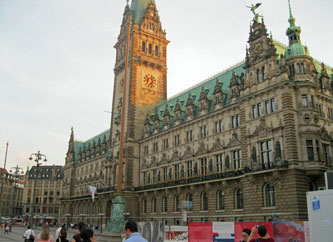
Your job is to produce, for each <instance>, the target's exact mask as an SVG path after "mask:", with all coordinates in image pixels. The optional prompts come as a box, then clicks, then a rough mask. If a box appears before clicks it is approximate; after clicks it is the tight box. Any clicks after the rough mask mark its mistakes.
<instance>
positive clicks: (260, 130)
mask: <svg viewBox="0 0 333 242" xmlns="http://www.w3.org/2000/svg"><path fill="white" fill-rule="evenodd" d="M271 131H272V128H270V127H268V126H266V124H265V119H261V120H260V124H259V126H257V128H256V130H255V131H254V132H253V133H252V134H250V135H249V137H251V138H252V137H255V136H259V137H260V138H264V137H266V136H267V135H268V133H269V132H271Z"/></svg>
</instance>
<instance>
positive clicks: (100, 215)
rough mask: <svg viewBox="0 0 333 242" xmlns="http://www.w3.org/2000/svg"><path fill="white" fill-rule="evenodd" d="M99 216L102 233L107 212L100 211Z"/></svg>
mask: <svg viewBox="0 0 333 242" xmlns="http://www.w3.org/2000/svg"><path fill="white" fill-rule="evenodd" d="M98 216H99V226H100V232H101V234H102V232H103V221H102V219H103V217H104V216H105V213H99V214H98Z"/></svg>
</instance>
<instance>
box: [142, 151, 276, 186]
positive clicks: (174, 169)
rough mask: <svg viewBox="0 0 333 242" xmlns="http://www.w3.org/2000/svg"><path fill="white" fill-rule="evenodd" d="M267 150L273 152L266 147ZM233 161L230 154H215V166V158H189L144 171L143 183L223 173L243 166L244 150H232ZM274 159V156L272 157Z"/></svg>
mask: <svg viewBox="0 0 333 242" xmlns="http://www.w3.org/2000/svg"><path fill="white" fill-rule="evenodd" d="M266 152H267V153H268V152H270V153H271V152H272V151H271V150H270V151H268V150H266V149H265V151H264V152H263V155H264V154H266ZM230 155H231V159H232V160H231V161H230V158H229V155H226V156H225V154H217V155H215V157H214V158H215V168H214V164H213V159H209V158H207V157H204V158H200V159H199V160H198V161H193V160H189V161H186V162H185V164H175V165H173V166H171V167H170V166H169V167H163V168H161V169H154V170H152V171H145V172H143V184H144V185H146V184H151V183H156V182H165V181H168V180H172V179H180V178H185V177H187V178H190V177H192V176H196V175H207V174H209V173H213V172H217V173H221V172H224V171H225V170H230V169H234V170H237V169H241V168H242V152H241V150H234V151H232V152H231V154H230ZM270 159H272V158H270Z"/></svg>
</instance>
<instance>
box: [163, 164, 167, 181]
mask: <svg viewBox="0 0 333 242" xmlns="http://www.w3.org/2000/svg"><path fill="white" fill-rule="evenodd" d="M167 178H168V168H167V167H163V181H166V180H167Z"/></svg>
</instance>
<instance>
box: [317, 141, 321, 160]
mask: <svg viewBox="0 0 333 242" xmlns="http://www.w3.org/2000/svg"><path fill="white" fill-rule="evenodd" d="M316 151H317V156H318V160H319V161H321V158H320V155H321V152H320V143H319V141H318V140H316Z"/></svg>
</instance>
